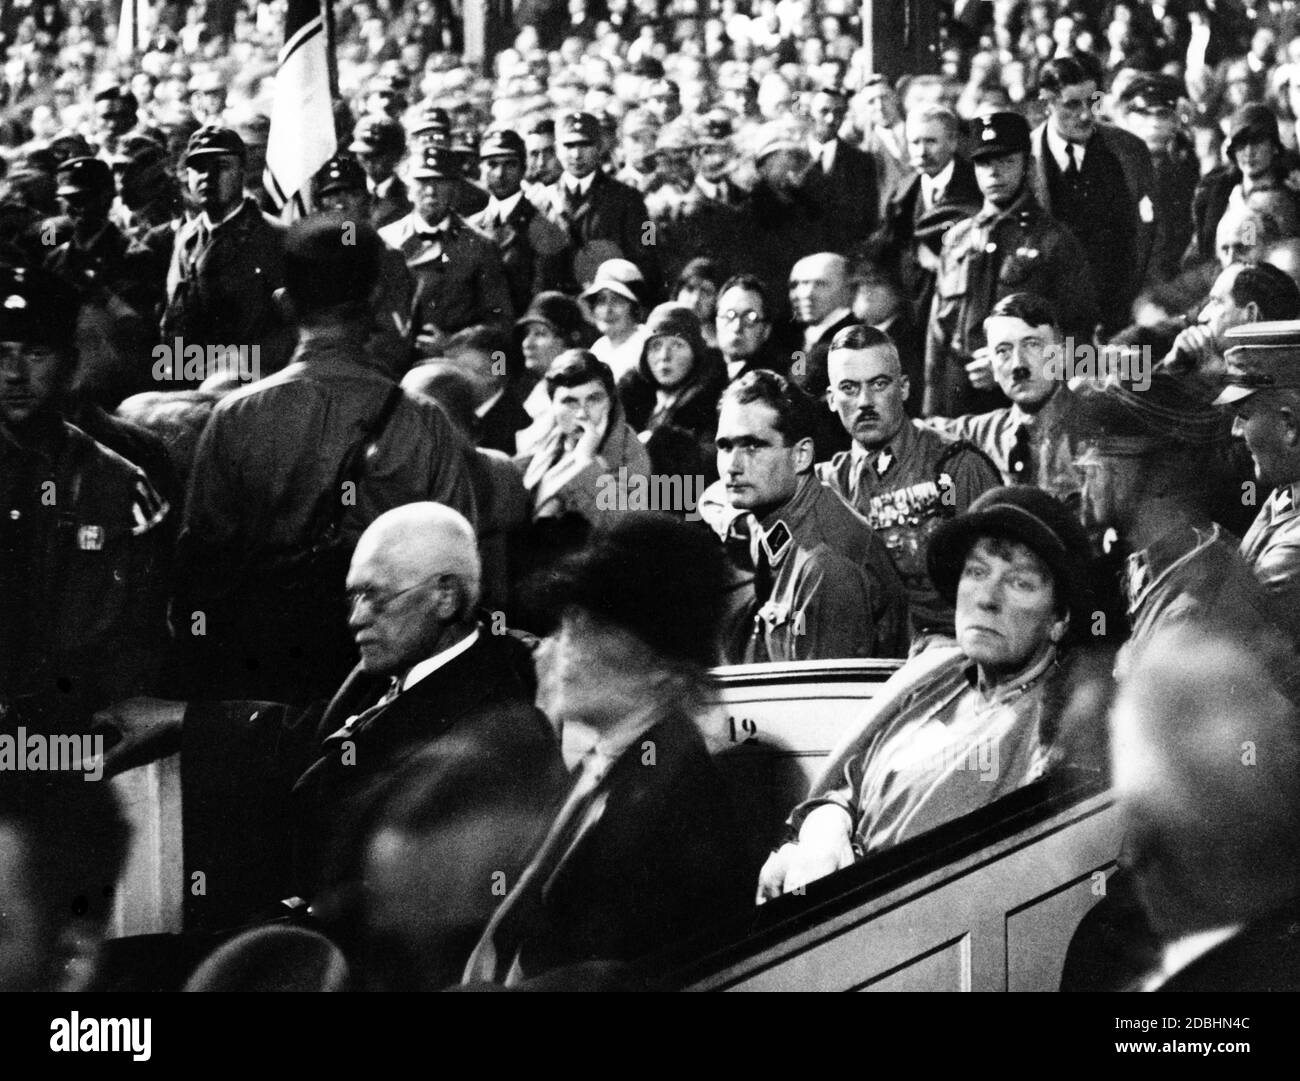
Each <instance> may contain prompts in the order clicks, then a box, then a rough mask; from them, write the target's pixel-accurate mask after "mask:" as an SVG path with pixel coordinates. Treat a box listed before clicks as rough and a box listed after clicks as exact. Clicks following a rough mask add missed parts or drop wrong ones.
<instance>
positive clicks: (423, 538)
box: [347, 503, 482, 675]
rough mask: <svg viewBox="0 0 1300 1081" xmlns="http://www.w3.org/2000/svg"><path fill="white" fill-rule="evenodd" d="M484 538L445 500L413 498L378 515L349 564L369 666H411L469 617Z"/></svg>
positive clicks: (353, 618) (354, 622)
mask: <svg viewBox="0 0 1300 1081" xmlns="http://www.w3.org/2000/svg"><path fill="white" fill-rule="evenodd" d="M481 573H482V571H481V566H480V563H479V554H478V540H477V538H476V537H475V535H474V529H473V527H472V526H471V525H470V524H469V522H468V521H467V520H466V519H465V518H464V516H463V515H461V514H459V513H457V512H456V511H454V510H452V509H451V508H450V507H446V506H443V505H442V504H441V503H408V504H406V505H405V506H401V507H396V508H394V509H393V510H390V511H388V512H387V513H385V514H381V515H380V516H379V517H378V518H376V519H375V520H374V521H373V522H372V523H371V524H370V528H368V529H367V530H366V531H365V532H364V533H363V534H362V535H361V539H360V540H359V541H357V547H356V550H355V551H354V552H353V554H352V565H351V567H350V568H349V570H348V581H347V585H348V592H349V595H350V596H352V597H353V598H354V601H353V604H352V611H351V614H350V618H349V621H348V622H349V626H351V628H352V631H353V634H354V636H355V637H356V642H357V647H358V649H359V650H360V651H361V661H362V665H363V667H364V668H365V669H366V671H367V672H371V673H375V674H384V675H391V674H394V673H397V672H400V671H404V670H405V669H407V668H409V667H410V666H411V665H412V664H415V663H416V662H417V661H420V660H422V659H424V658H425V657H428V656H430V655H432V654H433V653H434V652H436V651H437V649H438V648H439V646H438V643H439V642H440V641H441V640H442V639H443V638H444V636H445V633H446V630H447V628H449V627H453V626H455V625H457V624H460V623H462V622H464V621H466V620H467V619H469V618H470V616H471V613H472V612H473V610H474V606H475V605H476V604H477V603H478V595H479V580H480V577H481Z"/></svg>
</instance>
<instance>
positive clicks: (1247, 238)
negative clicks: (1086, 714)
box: [1214, 206, 1278, 267]
mask: <svg viewBox="0 0 1300 1081" xmlns="http://www.w3.org/2000/svg"><path fill="white" fill-rule="evenodd" d="M1277 239H1278V237H1277V230H1276V226H1275V225H1274V224H1273V220H1272V219H1271V218H1269V217H1267V216H1266V215H1264V214H1262V213H1260V212H1259V211H1257V210H1252V209H1250V208H1249V207H1245V206H1230V207H1229V208H1228V209H1227V210H1225V211H1224V213H1223V217H1222V218H1220V219H1219V225H1218V228H1217V229H1216V230H1215V233H1214V251H1215V254H1216V255H1217V256H1218V259H1219V265H1220V266H1222V267H1226V266H1229V265H1230V264H1232V263H1258V262H1259V260H1260V258H1261V256H1262V254H1263V252H1264V250H1265V249H1266V248H1267V247H1268V246H1269V245H1270V244H1272V243H1273V242H1274V241H1275V240H1277Z"/></svg>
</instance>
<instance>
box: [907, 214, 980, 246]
mask: <svg viewBox="0 0 1300 1081" xmlns="http://www.w3.org/2000/svg"><path fill="white" fill-rule="evenodd" d="M978 209H979V208H978V207H971V206H963V205H961V204H960V203H940V204H938V205H937V206H933V207H931V208H930V209H929V210H927V211H925V213H923V214H922V215H921V216H920V218H918V219H917V221H916V225H915V226H914V227H913V229H912V239H913V240H916V241H917V242H918V243H921V244H924V245H925V246H926V247H927V248H929V249H930V250H931V251H933V252H934V253H935V254H936V255H938V254H939V250H940V249H941V248H942V247H943V238H944V237H945V236H947V234H948V230H949V229H951V228H952V227H953V226H954V225H956V224H957V223H958V222H959V221H965V220H966V219H967V218H969V217H971V216H972V214H973V213H975V212H976V211H978Z"/></svg>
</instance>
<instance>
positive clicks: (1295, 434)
mask: <svg viewBox="0 0 1300 1081" xmlns="http://www.w3.org/2000/svg"><path fill="white" fill-rule="evenodd" d="M1277 415H1278V419H1279V420H1280V421H1281V422H1282V438H1283V440H1285V442H1286V445H1287V446H1288V447H1294V446H1297V445H1300V416H1298V415H1297V414H1296V411H1295V409H1293V408H1292V407H1291V406H1289V405H1283V406H1279V407H1278V411H1277Z"/></svg>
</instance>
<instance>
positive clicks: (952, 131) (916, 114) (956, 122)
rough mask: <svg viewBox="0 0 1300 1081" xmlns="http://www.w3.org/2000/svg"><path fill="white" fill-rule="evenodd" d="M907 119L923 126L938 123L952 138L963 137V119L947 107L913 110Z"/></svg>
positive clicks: (936, 105)
mask: <svg viewBox="0 0 1300 1081" xmlns="http://www.w3.org/2000/svg"><path fill="white" fill-rule="evenodd" d="M907 119H908V120H909V121H915V122H917V123H921V124H929V123H932V122H933V121H938V122H939V123H940V124H942V125H943V129H944V131H946V132H947V133H948V134H949V135H950V136H951V137H952V138H954V139H956V138H958V137H959V136H960V135H961V117H960V116H958V115H957V113H956V112H955V111H954V110H952V109H950V108H949V107H948V106H947V105H940V104H933V105H924V106H922V107H921V108H919V109H915V110H913V111H912V114H911V115H910V116H908V118H907Z"/></svg>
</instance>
